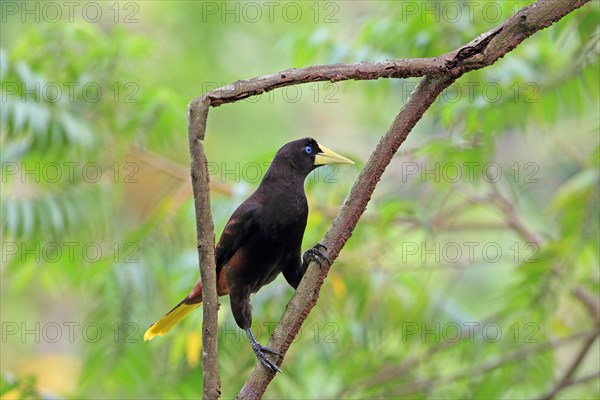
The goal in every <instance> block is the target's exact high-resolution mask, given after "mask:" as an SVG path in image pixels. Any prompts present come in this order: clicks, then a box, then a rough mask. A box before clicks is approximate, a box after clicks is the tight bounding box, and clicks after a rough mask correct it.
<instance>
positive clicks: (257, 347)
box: [252, 343, 281, 372]
mask: <svg viewBox="0 0 600 400" xmlns="http://www.w3.org/2000/svg"><path fill="white" fill-rule="evenodd" d="M252 350H254V354H256V358H258V360H259V361H260V362H261V364H262V365H264V366H265V368H267V369H268V370H270V371H272V372H281V370H280V369H279V368H278V367H277V365H275V363H274V362H273V361H271V360H269V358H268V357H267V356H266V355H265V353H269V354H273V355H276V356H279V357H281V354H280V353H279V352H277V351H275V350H273V349H272V348H270V347H267V346H263V345H261V344H260V343H253V344H252Z"/></svg>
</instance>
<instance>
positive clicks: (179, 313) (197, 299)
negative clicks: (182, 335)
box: [144, 282, 202, 341]
mask: <svg viewBox="0 0 600 400" xmlns="http://www.w3.org/2000/svg"><path fill="white" fill-rule="evenodd" d="M201 304H202V283H200V282H198V285H196V287H195V288H194V290H192V292H191V293H190V294H189V295H188V296H187V297H186V298H185V299H183V300H182V301H181V302H180V303H179V304H177V305H176V306H175V307H173V309H172V310H171V311H169V312H168V313H167V314H166V315H165V316H164V317H162V318H161V319H159V320H158V321H156V322H155V323H154V324H152V326H151V327H150V328H148V330H147V331H146V333H144V341H146V340H152V339H154V337H155V336H162V335H164V334H165V333H167V332H169V331H170V330H171V329H173V327H174V326H175V325H177V324H178V323H179V322H180V321H181V320H182V319H184V318H185V317H186V316H187V315H188V314H189V313H191V312H192V311H194V310H195V309H196V308H198V307H200V305H201Z"/></svg>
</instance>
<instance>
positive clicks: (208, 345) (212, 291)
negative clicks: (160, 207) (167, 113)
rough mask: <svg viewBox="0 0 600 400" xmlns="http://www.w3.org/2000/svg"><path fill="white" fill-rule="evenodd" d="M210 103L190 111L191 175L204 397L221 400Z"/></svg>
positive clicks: (202, 104) (203, 103)
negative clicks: (208, 147)
mask: <svg viewBox="0 0 600 400" xmlns="http://www.w3.org/2000/svg"><path fill="white" fill-rule="evenodd" d="M208 106H209V105H208V103H207V102H201V103H199V105H197V107H195V108H189V109H188V136H189V141H190V156H191V176H192V187H193V189H194V206H195V208H196V231H197V240H198V243H197V244H198V258H199V260H200V278H201V279H202V302H203V303H204V306H203V307H202V308H203V316H202V369H203V381H202V398H204V399H218V398H219V397H220V396H221V381H220V379H219V357H218V352H217V350H218V349H217V347H218V341H217V339H218V331H217V329H218V327H217V312H218V311H219V299H218V297H217V277H216V274H217V268H216V266H215V227H214V224H213V219H212V213H211V210H210V190H209V182H210V179H209V175H208V165H207V160H206V155H205V154H204V146H203V145H202V141H203V140H204V134H205V132H206V119H207V117H208Z"/></svg>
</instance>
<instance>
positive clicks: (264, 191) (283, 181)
mask: <svg viewBox="0 0 600 400" xmlns="http://www.w3.org/2000/svg"><path fill="white" fill-rule="evenodd" d="M326 164H354V163H353V162H352V161H350V160H349V159H347V158H345V157H342V156H340V155H339V154H336V153H334V152H333V151H331V150H329V149H328V148H327V147H325V146H323V145H321V144H319V143H317V142H316V141H315V140H314V139H312V138H305V139H300V140H296V141H293V142H290V143H288V144H286V145H285V146H283V147H282V148H281V149H279V151H278V152H277V154H276V155H275V158H274V159H273V162H272V163H271V165H270V167H269V169H268V171H267V173H266V174H265V176H264V178H263V180H262V182H261V183H260V185H259V186H258V188H257V189H256V191H255V192H254V193H252V195H250V197H249V198H248V199H247V200H246V201H244V202H243V203H242V204H241V205H240V206H239V207H238V208H237V209H236V210H235V211H234V213H233V214H232V215H231V217H230V218H229V221H228V222H227V225H226V226H225V229H224V230H223V233H222V234H221V238H220V239H219V242H218V244H217V247H216V251H215V258H216V267H217V293H218V295H219V296H224V295H227V294H229V297H230V300H231V311H232V312H233V317H234V318H235V322H236V323H237V324H238V326H239V327H240V328H242V329H243V330H245V331H246V333H247V335H248V338H249V339H250V343H251V345H252V350H254V353H255V354H256V357H257V358H258V359H259V360H260V361H261V363H262V364H263V365H264V366H265V367H266V368H268V369H270V370H271V371H279V372H281V371H280V370H279V368H278V367H277V365H275V363H274V362H272V361H271V360H270V359H269V358H267V357H266V356H265V353H270V354H275V355H279V354H278V353H277V352H275V351H274V350H272V349H270V348H268V347H267V346H263V345H261V344H260V343H258V342H257V341H256V340H255V339H254V336H253V335H252V331H251V330H250V325H251V324H252V313H251V308H250V294H252V293H256V292H257V291H258V290H259V289H260V288H261V287H263V286H264V285H266V284H268V283H270V282H271V281H273V280H274V279H275V277H277V275H278V274H279V273H280V272H282V273H283V276H284V277H285V279H286V280H287V282H288V283H289V284H290V285H291V286H292V287H293V288H294V289H296V288H297V287H298V285H299V284H300V280H301V279H302V277H303V275H304V273H305V272H306V268H307V267H308V263H309V262H310V260H316V261H317V262H319V264H320V263H321V262H322V261H323V260H327V258H326V257H325V256H324V255H323V254H322V253H321V252H320V250H319V247H323V246H322V245H316V246H315V247H313V248H311V249H309V250H308V251H307V252H306V253H304V255H303V256H302V257H301V256H300V254H301V249H300V247H301V245H302V237H303V236H304V229H305V228H306V221H307V218H308V203H307V200H306V194H305V193H304V180H305V178H306V176H307V175H308V174H309V173H310V172H311V171H312V170H314V169H315V168H317V167H319V166H322V165H326ZM327 261H329V260H327ZM201 302H202V282H201V281H200V282H198V283H197V284H196V286H195V287H194V289H193V290H192V291H191V292H190V293H189V294H188V295H187V296H186V297H185V298H184V299H183V300H182V301H181V302H180V303H179V304H178V305H176V306H175V307H174V308H173V309H172V310H171V311H169V312H168V313H167V314H166V315H165V316H164V317H162V318H161V319H160V320H158V322H156V323H155V324H153V325H152V326H150V328H149V329H148V330H147V331H146V333H145V334H144V340H151V339H152V338H154V337H155V336H162V335H164V334H165V333H167V332H168V331H170V330H171V329H172V328H173V327H174V326H175V325H176V324H177V323H178V322H179V321H181V320H182V319H183V318H184V317H185V316H186V315H188V314H189V313H190V312H191V311H192V310H194V309H195V308H197V307H199V306H200V304H201Z"/></svg>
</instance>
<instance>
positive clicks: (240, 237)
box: [215, 201, 260, 272]
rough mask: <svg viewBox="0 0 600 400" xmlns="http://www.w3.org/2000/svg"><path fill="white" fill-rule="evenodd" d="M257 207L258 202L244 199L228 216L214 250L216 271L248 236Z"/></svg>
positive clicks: (254, 219) (253, 222) (254, 220)
mask: <svg viewBox="0 0 600 400" xmlns="http://www.w3.org/2000/svg"><path fill="white" fill-rule="evenodd" d="M259 207H260V205H259V204H256V203H254V202H249V201H246V202H244V203H242V204H241V205H240V206H239V207H238V208H237V209H236V210H235V211H234V212H233V214H232V215H231V217H230V218H229V221H228V222H227V225H225V229H223V233H222V234H221V238H220V239H219V243H217V248H216V250H215V257H216V263H217V272H218V271H220V270H221V268H223V266H224V265H225V263H227V261H229V259H230V258H231V257H233V255H234V254H235V252H236V251H237V250H238V249H239V248H240V247H241V246H242V245H243V244H244V243H245V242H246V241H247V240H248V239H249V238H250V235H251V234H252V230H253V229H252V228H253V226H254V224H255V223H256V214H257V211H258V209H259Z"/></svg>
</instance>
